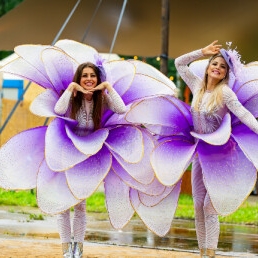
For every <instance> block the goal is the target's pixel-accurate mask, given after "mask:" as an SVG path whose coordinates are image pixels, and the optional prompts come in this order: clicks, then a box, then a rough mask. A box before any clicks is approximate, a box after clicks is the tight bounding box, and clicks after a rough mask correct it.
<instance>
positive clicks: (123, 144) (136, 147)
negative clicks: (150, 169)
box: [105, 126, 144, 163]
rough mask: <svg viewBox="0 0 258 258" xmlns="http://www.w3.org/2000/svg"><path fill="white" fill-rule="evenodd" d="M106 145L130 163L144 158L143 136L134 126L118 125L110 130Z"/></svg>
mask: <svg viewBox="0 0 258 258" xmlns="http://www.w3.org/2000/svg"><path fill="white" fill-rule="evenodd" d="M105 144H106V146H107V147H108V148H109V150H110V151H111V152H112V153H116V154H118V155H119V156H120V157H121V158H122V159H123V160H124V161H126V162H128V163H137V162H139V161H140V160H141V159H142V158H143V154H144V153H143V152H144V147H143V136H142V133H141V130H140V129H138V128H136V127H134V126H117V127H115V128H112V129H110V130H109V135H108V138H107V140H106V142H105Z"/></svg>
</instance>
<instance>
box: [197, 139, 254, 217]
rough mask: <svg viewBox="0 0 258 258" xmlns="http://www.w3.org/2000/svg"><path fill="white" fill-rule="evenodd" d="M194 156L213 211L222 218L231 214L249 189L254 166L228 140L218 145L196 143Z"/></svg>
mask: <svg viewBox="0 0 258 258" xmlns="http://www.w3.org/2000/svg"><path fill="white" fill-rule="evenodd" d="M198 154H199V158H200V163H201V167H202V170H203V177H204V184H205V186H206V189H207V191H208V193H209V196H210V199H211V202H212V204H213V206H214V208H215V210H216V211H217V212H218V213H219V214H220V215H223V216H224V215H229V214H231V213H233V212H234V211H236V210H237V209H238V208H239V207H240V205H241V204H242V203H243V201H244V200H245V199H246V198H247V196H248V195H249V194H250V192H251V191H252V190H253V187H254V184H255V181H256V174H257V172H256V169H255V167H254V166H253V164H252V163H251V162H250V161H249V160H248V159H247V158H246V156H245V154H244V153H243V152H242V150H241V149H240V148H239V146H238V145H237V143H236V142H235V141H234V140H233V139H232V138H231V139H230V140H229V141H228V143H227V144H225V145H222V146H212V145H209V144H206V143H205V142H200V143H199V145H198ZM222 160H223V162H221V161H222Z"/></svg>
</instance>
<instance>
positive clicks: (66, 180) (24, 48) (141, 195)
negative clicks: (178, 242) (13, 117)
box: [0, 40, 181, 235]
mask: <svg viewBox="0 0 258 258" xmlns="http://www.w3.org/2000/svg"><path fill="white" fill-rule="evenodd" d="M15 52H16V53H17V54H18V58H17V59H16V60H14V61H12V62H10V63H9V64H7V65H6V66H4V67H3V68H2V69H1V71H3V72H7V73H12V74H15V75H18V76H20V77H23V78H26V79H28V80H30V81H32V82H35V83H36V84H38V85H39V86H41V87H43V88H45V91H44V92H43V93H42V94H40V95H39V96H38V97H37V98H36V99H35V100H34V101H33V103H32V104H31V111H32V112H33V113H34V114H36V115H39V116H44V117H51V118H52V121H51V122H50V124H49V125H48V126H40V127H37V128H32V129H29V130H25V131H23V132H21V133H19V134H17V135H16V136H14V137H13V138H11V139H10V140H9V141H8V142H7V143H6V144H5V145H3V146H2V147H1V149H0V164H1V167H0V186H1V187H2V188H5V189H33V188H35V187H36V188H37V201H38V205H39V207H40V209H41V210H42V211H43V212H45V213H48V214H57V213H60V212H63V211H65V210H67V209H69V208H70V207H72V206H74V205H76V204H77V203H79V202H81V201H82V200H84V199H85V198H87V197H89V196H90V195H91V194H92V193H94V191H95V190H96V189H97V188H98V186H99V185H100V183H101V182H102V181H104V187H105V193H106V204H107V208H108V212H109V216H110V220H111V223H112V225H113V226H114V227H115V228H122V227H123V226H124V225H126V224H127V222H128V221H129V220H130V219H131V217H132V216H133V214H134V212H135V211H136V212H137V213H138V214H139V216H140V217H141V218H142V220H143V221H144V223H145V224H146V225H147V227H149V228H150V229H151V230H152V231H154V232H155V233H156V234H158V235H164V234H166V233H167V232H168V230H169V228H170V225H171V221H172V218H173V214H174V212H175V208H174V209H167V206H168V205H171V206H173V207H176V203H177V199H178V195H179V192H180V183H181V182H180V181H179V182H178V184H177V185H175V186H169V187H167V186H164V185H162V184H161V183H160V182H159V181H158V180H157V179H156V178H155V174H154V170H153V168H152V167H151V165H150V154H151V152H152V150H153V148H154V146H155V141H156V140H155V138H154V137H153V136H152V135H151V134H150V133H148V131H147V130H145V129H143V128H142V127H141V126H138V125H135V124H133V123H128V122H127V121H126V120H125V115H126V114H117V113H114V112H113V111H111V110H107V111H105V113H104V114H103V119H102V125H103V126H102V128H101V129H99V130H96V131H94V132H92V133H90V134H88V135H86V136H83V137H79V136H78V135H76V134H75V133H74V132H73V128H74V127H75V126H76V123H77V122H76V121H75V120H72V119H70V118H68V117H65V116H61V115H57V114H56V113H55V111H54V107H55V104H56V102H57V101H58V99H59V96H60V93H61V92H62V91H64V90H65V89H66V88H67V86H68V85H69V83H70V82H71V81H72V78H73V75H74V72H75V70H76V69H77V67H78V65H79V64H81V63H83V62H86V61H87V62H92V63H94V64H96V65H98V66H99V67H100V68H101V70H102V72H103V75H104V76H105V77H106V80H107V81H109V82H110V83H111V84H112V85H113V88H114V89H115V90H116V92H117V93H118V94H119V95H120V96H121V97H122V99H123V101H124V103H125V105H126V107H127V108H128V110H129V109H130V106H131V105H133V104H134V103H136V102H139V101H141V100H142V99H144V98H146V97H147V98H149V97H154V98H155V97H156V96H159V95H168V96H169V95H174V93H175V85H174V84H173V82H171V81H170V80H169V79H168V78H167V77H166V76H164V75H163V74H162V73H160V72H159V71H158V70H156V69H154V68H153V67H151V66H149V65H147V64H145V63H143V62H139V61H122V60H119V61H110V62H106V61H104V60H102V59H101V58H100V55H99V54H98V52H97V51H96V50H95V49H94V48H92V47H90V46H87V45H84V44H81V43H78V42H75V41H72V40H60V41H58V42H57V43H56V44H55V45H54V46H47V45H46V46H44V45H21V46H17V47H16V48H15ZM150 210H152V211H151V212H149V211H150ZM161 217H162V220H160V218H161Z"/></svg>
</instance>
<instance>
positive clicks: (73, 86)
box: [68, 82, 92, 97]
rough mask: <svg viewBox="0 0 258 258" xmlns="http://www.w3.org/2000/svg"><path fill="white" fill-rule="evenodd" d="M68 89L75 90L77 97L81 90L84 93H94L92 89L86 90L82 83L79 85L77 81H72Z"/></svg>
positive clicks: (74, 93)
mask: <svg viewBox="0 0 258 258" xmlns="http://www.w3.org/2000/svg"><path fill="white" fill-rule="evenodd" d="M68 90H69V91H71V92H73V96H74V97H76V95H77V92H78V91H80V92H82V93H84V94H91V95H92V92H91V91H88V90H85V89H84V88H83V87H82V86H81V85H79V84H78V83H76V82H71V83H70V84H69V86H68Z"/></svg>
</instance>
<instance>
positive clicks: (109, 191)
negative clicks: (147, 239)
mask: <svg viewBox="0 0 258 258" xmlns="http://www.w3.org/2000/svg"><path fill="white" fill-rule="evenodd" d="M104 187H105V195H106V206H107V210H108V214H109V219H110V223H111V225H112V226H113V227H114V228H115V229H121V228H123V227H124V226H125V225H126V224H127V223H128V222H129V221H130V219H131V218H132V216H133V214H134V209H133V207H132V205H131V202H130V197H129V190H130V187H129V186H127V185H126V184H125V183H124V182H123V181H122V180H121V179H120V178H119V177H118V176H117V175H116V174H115V173H114V172H113V171H112V170H111V171H110V172H109V173H108V175H107V176H106V178H105V181H104Z"/></svg>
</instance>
